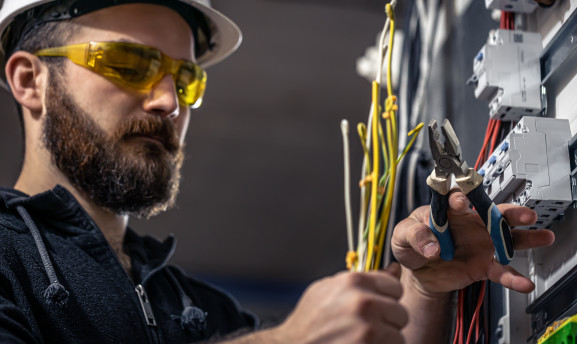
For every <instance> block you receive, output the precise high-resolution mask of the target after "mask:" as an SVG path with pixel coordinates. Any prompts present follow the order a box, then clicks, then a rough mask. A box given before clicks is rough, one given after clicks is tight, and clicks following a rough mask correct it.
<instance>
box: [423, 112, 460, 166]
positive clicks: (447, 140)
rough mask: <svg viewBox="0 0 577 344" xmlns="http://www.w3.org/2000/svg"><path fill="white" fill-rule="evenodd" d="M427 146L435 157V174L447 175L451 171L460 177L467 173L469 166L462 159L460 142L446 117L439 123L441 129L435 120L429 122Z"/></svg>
mask: <svg viewBox="0 0 577 344" xmlns="http://www.w3.org/2000/svg"><path fill="white" fill-rule="evenodd" d="M429 147H430V149H431V154H432V155H433V158H434V159H435V163H436V165H435V173H436V174H437V176H439V177H440V176H443V177H447V176H448V175H449V174H451V173H452V174H454V175H455V176H456V177H461V176H464V175H466V174H467V172H468V170H469V166H468V165H467V162H466V161H464V160H463V154H462V151H461V144H460V143H459V139H458V138H457V135H456V134H455V131H454V130H453V127H452V126H451V122H449V120H448V119H445V120H444V121H443V124H441V130H439V127H438V125H437V121H436V120H432V121H431V122H430V123H429Z"/></svg>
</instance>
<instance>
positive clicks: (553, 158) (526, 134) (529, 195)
mask: <svg viewBox="0 0 577 344" xmlns="http://www.w3.org/2000/svg"><path fill="white" fill-rule="evenodd" d="M570 140H571V132H570V129H569V122H568V120H566V119H555V118H544V117H523V118H522V119H521V121H519V123H517V125H516V126H515V127H514V129H513V130H512V131H511V132H510V133H509V134H508V135H507V137H506V138H505V139H504V140H503V141H502V142H501V143H500V145H499V146H498V148H496V149H495V151H494V152H493V154H492V155H491V156H490V157H489V159H488V160H487V161H486V162H485V164H484V165H483V166H482V167H481V169H480V170H479V174H481V175H482V176H483V184H484V186H485V190H486V191H487V194H488V195H489V197H491V199H493V201H494V202H495V203H497V204H499V203H514V204H518V205H525V206H528V207H530V208H533V209H534V210H535V211H536V212H537V214H538V216H539V219H538V221H537V223H536V224H535V225H533V226H529V227H526V228H545V227H548V226H549V225H550V224H551V223H552V222H553V220H554V219H555V218H556V217H558V216H559V215H560V214H562V213H563V212H564V211H565V209H566V208H567V207H568V206H569V205H570V204H571V203H572V200H573V197H572V193H571V167H570V162H569V149H568V143H569V141H570Z"/></svg>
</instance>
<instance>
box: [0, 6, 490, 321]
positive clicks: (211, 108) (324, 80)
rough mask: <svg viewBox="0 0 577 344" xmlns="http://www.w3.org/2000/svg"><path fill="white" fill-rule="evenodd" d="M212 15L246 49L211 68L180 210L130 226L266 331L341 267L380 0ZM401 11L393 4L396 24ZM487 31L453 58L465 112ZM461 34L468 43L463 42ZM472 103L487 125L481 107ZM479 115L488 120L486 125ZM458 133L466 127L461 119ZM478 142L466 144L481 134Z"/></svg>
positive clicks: (13, 139) (4, 156) (4, 105)
mask: <svg viewBox="0 0 577 344" xmlns="http://www.w3.org/2000/svg"><path fill="white" fill-rule="evenodd" d="M476 2H479V3H482V2H481V1H476ZM212 4H213V6H214V7H215V8H216V9H218V10H220V11H221V12H223V13H225V14H226V15H228V16H229V17H230V18H231V19H233V20H234V21H235V22H236V23H237V24H238V26H239V27H240V28H241V29H242V31H243V34H244V40H243V43H242V45H241V46H240V48H239V50H238V51H237V52H236V53H235V54H234V55H232V56H231V57H230V58H228V59H227V60H225V61H224V62H222V63H221V64H218V65H216V66H213V67H211V68H209V69H208V87H207V93H206V96H205V99H204V103H203V105H202V107H201V108H200V109H198V110H196V111H195V112H194V113H193V116H192V119H191V123H190V128H189V132H188V137H187V140H186V144H187V149H186V153H187V154H186V162H185V166H184V168H183V181H182V188H181V193H180V195H179V199H178V205H177V207H176V208H175V209H172V210H170V211H168V212H167V213H165V214H163V215H160V216H157V217H155V218H153V219H151V220H148V221H142V220H133V221H131V226H132V227H133V228H134V229H136V230H137V231H138V232H141V233H149V234H151V235H153V236H155V237H158V238H160V239H161V238H163V237H165V236H166V235H167V234H168V233H174V234H175V235H176V237H177V239H178V245H177V250H176V254H175V255H174V257H173V259H172V262H173V263H176V264H178V265H180V266H182V267H183V268H184V269H185V270H187V271H189V272H190V273H191V274H193V275H194V276H197V277H199V278H202V279H206V280H208V281H210V282H213V283H216V284H218V285H220V286H221V287H223V288H225V289H227V290H229V291H230V292H232V293H233V294H234V295H235V296H236V297H237V298H238V299H239V300H240V302H241V303H242V305H243V306H245V307H247V308H249V309H252V310H253V311H255V312H256V313H257V314H259V315H260V316H262V317H263V318H265V319H266V320H277V319H280V318H282V317H283V316H284V315H285V314H286V313H287V312H288V311H290V309H291V308H292V307H293V306H294V303H295V302H296V300H297V299H298V296H299V295H300V293H301V292H302V291H303V290H304V288H305V287H306V286H307V285H308V284H309V283H310V282H312V281H313V280H315V279H318V278H321V277H323V276H326V275H329V274H332V273H335V272H337V271H340V270H342V269H344V267H345V254H346V251H347V246H346V233H345V212H344V206H343V204H344V202H343V186H342V184H343V157H342V138H341V132H340V121H341V119H343V118H346V119H348V120H349V121H350V122H351V127H352V128H353V130H352V131H353V134H352V135H351V139H352V143H351V152H352V179H353V182H352V185H353V186H354V185H356V180H358V176H359V175H360V166H361V160H360V158H361V147H360V145H359V144H358V142H357V140H356V139H355V137H356V134H355V133H354V128H355V126H356V123H358V122H361V121H362V122H365V121H366V119H367V115H368V112H369V108H370V100H371V97H370V93H371V91H370V83H369V82H368V81H367V80H365V79H364V78H362V77H361V76H359V75H358V74H357V72H356V61H357V59H358V58H360V57H361V56H363V55H364V54H365V49H366V48H368V47H369V46H372V45H374V44H375V42H376V38H377V34H378V33H379V31H380V30H381V29H382V27H383V25H384V22H385V19H386V15H385V13H384V2H382V1H374V0H340V1H337V0H298V1H296V0H290V1H289V0H243V1H230V0H228V1H227V0H213V1H212ZM479 8H480V9H483V6H482V4H481V5H480V7H479ZM403 10H404V9H403V2H402V1H401V2H400V5H399V6H398V7H397V10H396V13H397V17H398V18H399V21H400V24H402V14H403ZM476 12H477V13H480V12H479V11H476ZM485 12H487V11H486V10H485V11H482V15H483V16H484V17H483V18H488V14H487V13H485ZM472 13H474V12H472ZM478 16H479V15H478V14H477V17H478ZM486 34H487V31H486V30H485V29H481V30H479V33H478V34H477V35H476V36H478V37H477V38H475V39H473V40H471V38H470V37H468V39H467V41H468V43H467V44H468V46H469V48H468V49H465V48H464V47H463V46H461V45H454V46H453V45H451V46H450V47H449V54H455V53H456V54H460V55H459V56H461V57H462V58H461V60H462V61H465V62H466V63H465V62H463V63H462V64H463V65H464V67H463V68H461V69H462V70H461V71H453V72H450V73H449V74H450V75H452V76H453V77H454V78H457V77H458V78H459V79H458V83H457V84H455V85H454V86H453V87H454V88H455V92H456V93H457V94H456V95H455V98H456V99H457V100H458V104H460V106H461V108H463V107H464V105H463V103H465V101H464V100H463V99H464V98H466V99H467V101H471V100H473V101H474V98H473V96H472V90H470V89H467V88H466V87H464V81H465V80H466V78H467V77H468V75H466V74H469V73H470V70H471V69H470V68H471V64H472V62H471V61H472V57H473V56H474V53H475V52H476V51H477V49H479V48H480V46H481V45H482V44H483V42H484V40H485V37H486ZM460 35H461V36H462V37H461V38H462V40H463V41H465V39H464V37H465V33H462V32H461V33H460ZM469 51H470V52H469ZM407 58H408V57H407ZM446 62H447V61H446ZM448 62H449V63H450V62H451V61H450V60H448ZM470 62H471V63H470ZM453 63H454V62H453ZM467 68H468V69H467ZM1 96H2V98H1V99H0V106H1V114H2V115H1V116H0V128H1V135H0V159H1V161H2V168H1V169H0V184H2V185H8V186H11V185H13V183H14V181H15V180H16V176H17V172H18V167H19V164H20V158H21V154H22V153H21V136H20V129H19V125H18V123H17V119H16V114H15V113H14V106H13V102H12V101H11V100H10V98H9V96H8V95H7V94H5V92H3V93H2V95H1ZM447 101H449V100H447ZM477 105H478V107H480V108H482V109H483V110H481V113H483V114H485V113H486V110H485V109H486V104H482V103H477ZM468 109H469V110H471V108H468ZM445 111H446V112H447V113H449V115H450V114H451V113H452V112H453V111H452V110H451V109H445ZM471 111H472V110H471ZM439 116H441V114H439ZM479 118H481V123H482V122H483V121H484V123H486V120H485V118H486V115H485V117H483V115H480V117H479ZM453 126H454V127H455V130H456V131H457V132H459V130H463V129H465V130H468V129H467V128H466V127H464V124H461V123H460V122H457V123H455V122H453ZM482 128H484V127H483V124H481V125H480V128H476V129H479V130H477V131H480V130H482V131H483V132H484V129H482ZM477 131H474V132H473V131H471V132H470V134H471V135H473V136H474V137H477V136H478V137H481V135H482V134H483V132H480V133H478V134H477ZM475 142H480V140H475ZM470 148H471V151H475V150H477V149H478V147H477V146H474V147H470ZM356 190H357V188H354V191H356ZM353 195H354V196H353V201H355V202H354V203H355V204H354V205H353V215H354V216H355V220H356V218H357V209H358V207H357V206H356V203H357V202H356V199H357V197H356V193H353Z"/></svg>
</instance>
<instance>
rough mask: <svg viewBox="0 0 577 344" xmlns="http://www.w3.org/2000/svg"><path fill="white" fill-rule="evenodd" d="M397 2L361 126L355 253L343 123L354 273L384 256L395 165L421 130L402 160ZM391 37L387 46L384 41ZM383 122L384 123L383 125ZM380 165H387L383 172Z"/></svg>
mask: <svg viewBox="0 0 577 344" xmlns="http://www.w3.org/2000/svg"><path fill="white" fill-rule="evenodd" d="M395 3H396V0H393V1H391V3H388V4H386V6H385V12H386V14H387V20H386V22H385V26H384V28H383V31H382V33H381V38H380V41H379V53H380V55H379V61H378V63H379V65H378V68H377V75H376V78H375V80H374V81H373V83H372V103H371V110H370V114H369V119H368V121H367V125H365V124H364V123H359V125H358V126H357V130H358V134H359V137H360V139H361V145H362V147H363V151H364V159H363V164H362V179H361V181H360V184H359V186H360V189H361V206H360V215H359V227H358V236H357V243H358V244H357V248H356V249H354V243H353V234H352V232H353V229H352V215H351V210H350V195H349V186H348V185H349V184H348V179H349V176H348V173H349V172H348V170H349V167H348V166H349V161H348V137H347V135H346V134H347V133H348V124H347V123H346V121H343V122H342V124H341V129H342V131H343V142H344V144H343V146H344V149H345V153H344V154H345V207H346V214H347V238H348V242H349V252H348V253H347V259H346V261H347V269H349V270H351V271H369V270H374V269H378V268H379V267H380V265H381V260H382V255H383V251H384V243H385V237H386V230H387V227H388V224H389V219H390V214H391V208H392V203H393V195H394V186H395V179H396V174H397V165H398V164H399V162H400V161H401V159H402V158H403V156H404V155H405V154H406V152H407V151H408V150H409V149H410V147H411V145H412V144H413V142H414V140H415V138H416V137H417V135H418V133H419V132H420V130H421V128H422V127H423V124H422V123H420V124H419V125H417V126H416V127H415V128H414V129H413V130H411V131H410V132H409V134H408V136H410V140H409V142H408V144H407V145H406V147H405V149H404V150H403V152H402V153H401V154H400V155H399V147H398V146H399V145H398V142H399V137H398V127H397V110H398V106H397V97H396V96H395V95H394V94H393V86H392V48H393V43H394V33H395V15H394V12H393V8H394V5H395ZM387 33H388V38H389V39H388V44H386V43H385V42H386V37H387ZM385 55H386V57H387V61H386V68H387V73H386V79H387V80H386V89H387V98H386V99H385V102H384V106H383V107H381V105H380V104H381V101H380V97H381V79H382V72H383V71H382V68H383V64H384V59H385ZM381 119H382V120H384V123H383V121H382V120H381ZM381 162H382V164H383V167H382V169H381V168H380V166H381Z"/></svg>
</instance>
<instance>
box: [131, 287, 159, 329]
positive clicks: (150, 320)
mask: <svg viewBox="0 0 577 344" xmlns="http://www.w3.org/2000/svg"><path fill="white" fill-rule="evenodd" d="M134 290H135V291H136V295H138V300H139V301H140V305H141V306H142V312H144V318H145V319H146V324H147V325H150V326H156V319H154V314H153V313H152V307H150V302H148V295H146V291H144V287H143V286H142V285H140V284H139V285H137V286H136V288H135V289H134Z"/></svg>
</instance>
